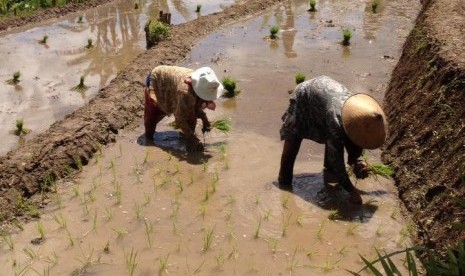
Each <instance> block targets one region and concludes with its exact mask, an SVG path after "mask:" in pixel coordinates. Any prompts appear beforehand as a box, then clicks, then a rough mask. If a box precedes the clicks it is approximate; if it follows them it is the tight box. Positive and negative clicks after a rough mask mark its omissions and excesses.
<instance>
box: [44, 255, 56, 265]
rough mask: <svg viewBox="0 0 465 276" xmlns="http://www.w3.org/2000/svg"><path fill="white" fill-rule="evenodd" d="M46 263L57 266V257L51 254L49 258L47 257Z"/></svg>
mask: <svg viewBox="0 0 465 276" xmlns="http://www.w3.org/2000/svg"><path fill="white" fill-rule="evenodd" d="M46 262H48V263H50V264H52V265H54V266H55V265H57V264H58V255H57V253H55V252H52V255H51V256H47V260H46Z"/></svg>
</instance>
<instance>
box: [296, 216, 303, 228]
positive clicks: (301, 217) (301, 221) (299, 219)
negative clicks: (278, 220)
mask: <svg viewBox="0 0 465 276" xmlns="http://www.w3.org/2000/svg"><path fill="white" fill-rule="evenodd" d="M303 219H304V218H303V216H302V215H298V216H297V218H296V219H295V223H296V224H297V225H299V226H302V225H303Z"/></svg>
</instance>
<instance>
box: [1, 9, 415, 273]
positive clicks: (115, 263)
mask: <svg viewBox="0 0 465 276" xmlns="http://www.w3.org/2000/svg"><path fill="white" fill-rule="evenodd" d="M306 5H307V2H306V1H285V2H284V3H283V4H282V5H279V6H277V7H276V8H275V9H272V10H270V11H269V12H267V13H266V14H264V15H263V16H260V17H257V18H253V19H250V20H248V21H243V22H240V23H238V24H235V25H232V26H230V27H227V28H225V29H223V30H221V31H218V32H216V33H214V34H212V35H209V36H207V37H206V38H205V39H203V40H201V41H200V42H199V43H198V45H197V46H196V47H195V48H194V49H193V51H192V54H191V57H190V59H189V60H186V62H185V64H184V65H186V66H191V67H197V66H200V65H209V66H212V67H213V68H214V69H215V70H216V72H217V73H218V75H219V76H226V75H230V76H233V77H234V78H236V79H238V80H239V83H238V85H239V89H240V90H241V91H242V92H241V94H240V95H239V96H238V97H237V98H236V99H233V100H226V99H222V100H220V104H219V108H218V109H217V111H215V112H210V113H208V115H209V117H210V118H211V120H215V119H218V118H222V117H230V118H231V119H232V131H231V132H230V133H229V134H227V135H226V134H223V133H220V132H217V131H212V132H211V133H210V134H207V135H206V137H205V142H206V146H207V150H206V152H205V153H204V154H196V155H186V154H185V153H184V151H183V148H184V143H183V141H182V139H181V138H180V137H179V135H178V133H177V132H176V131H174V130H173V129H172V128H171V127H170V126H169V125H168V124H169V122H171V121H172V120H173V119H172V118H167V119H165V120H164V121H162V122H161V123H160V126H159V127H158V132H159V133H157V134H156V137H155V144H147V143H145V142H144V141H143V139H141V138H140V135H141V134H142V133H143V128H142V127H141V126H139V127H136V128H135V129H132V130H125V131H124V132H123V133H122V134H121V135H120V138H119V139H118V142H117V143H115V144H113V145H111V146H109V147H106V148H103V149H102V152H101V153H100V154H98V155H97V156H96V157H95V158H94V159H93V161H91V163H90V165H88V166H86V167H84V168H83V171H82V173H81V174H80V176H79V177H78V178H77V179H75V180H69V181H63V182H62V183H59V185H58V193H57V194H51V195H49V196H46V198H45V199H44V202H45V203H47V204H46V205H47V207H46V208H45V209H44V210H43V212H44V214H43V216H42V218H41V219H40V220H39V221H37V222H31V223H28V224H25V225H23V227H24V230H23V231H19V230H17V231H13V233H12V235H11V239H12V240H13V244H14V248H13V249H9V246H8V243H7V242H6V241H0V252H1V254H0V263H2V264H4V267H5V268H6V270H5V271H7V273H9V274H12V272H14V271H21V270H22V269H25V270H26V271H27V274H31V275H33V274H34V271H37V272H39V273H42V272H43V271H47V270H50V274H51V275H63V274H71V273H75V274H74V275H85V273H87V274H96V275H110V274H113V275H131V268H134V271H135V273H134V275H157V274H164V273H169V274H171V275H218V274H221V275H247V274H259V275H288V274H296V275H321V274H328V275H344V274H346V272H345V269H352V270H357V269H358V268H360V267H362V262H361V260H360V258H359V256H358V254H362V255H364V256H366V257H367V258H373V257H374V256H375V254H376V251H375V250H376V249H378V250H386V251H388V252H390V251H394V250H398V249H402V248H404V247H405V246H408V245H410V243H411V242H410V240H409V238H408V236H409V232H410V231H412V225H411V224H410V223H409V222H408V220H406V219H404V218H403V217H402V215H401V213H400V208H399V202H398V200H397V197H396V190H395V187H394V186H393V183H392V182H391V181H389V180H385V179H383V178H381V177H380V178H374V177H371V178H369V179H366V180H363V181H358V182H357V187H359V188H360V189H362V190H363V191H365V192H366V193H365V194H364V195H363V196H362V197H363V200H364V202H365V204H364V205H362V206H354V205H350V204H348V203H346V200H345V199H346V194H345V193H344V192H343V191H341V190H340V189H339V188H338V187H330V188H325V187H323V181H322V175H321V169H322V163H323V160H322V159H323V156H322V153H323V147H322V146H321V145H317V144H315V143H313V142H311V141H306V142H305V143H304V144H303V147H302V149H301V151H300V153H299V156H298V160H297V163H296V168H295V178H294V183H293V186H294V191H293V192H292V193H290V192H287V191H282V190H280V189H278V188H277V187H276V182H275V181H276V177H277V172H278V169H279V158H280V154H281V149H282V143H281V142H280V141H279V136H278V131H279V127H280V117H281V115H282V113H283V112H284V110H285V108H286V106H287V102H288V97H289V94H288V91H289V90H290V89H292V88H293V87H294V74H295V73H296V72H304V73H305V74H306V75H307V78H310V77H313V76H317V75H320V74H327V75H329V76H331V77H333V78H335V79H337V80H339V81H341V82H342V83H344V84H345V85H346V86H347V87H348V88H349V89H350V90H351V91H353V92H367V93H370V94H372V95H373V96H374V97H376V98H378V99H380V100H381V99H382V97H383V93H384V89H385V87H386V84H387V82H388V80H389V74H390V72H391V70H392V68H393V66H394V64H395V62H396V59H397V58H398V57H399V55H400V50H401V46H402V43H403V40H404V38H405V36H406V35H407V33H408V31H409V29H410V28H411V27H412V24H413V20H414V18H415V16H416V13H417V11H418V8H419V4H418V3H415V4H412V3H411V2H409V3H407V1H403V0H398V1H381V7H382V8H381V10H380V11H379V13H377V14H376V15H373V14H371V13H370V12H369V5H370V2H369V1H366V2H365V1H361V2H360V1H353V2H349V1H344V2H341V1H321V2H320V3H319V5H318V12H317V13H314V14H309V13H307V12H306V8H307V6H306ZM330 20H332V22H331V23H329V22H330ZM274 24H278V25H280V26H281V28H282V31H281V32H280V33H279V37H280V39H279V40H277V41H269V40H266V39H263V38H264V37H265V36H266V35H268V29H269V27H270V25H274ZM332 24H334V27H332V26H333V25H332ZM341 27H350V28H352V30H353V38H352V46H351V47H350V48H344V47H342V46H341V45H339V44H338V42H339V41H340V39H341ZM199 135H201V134H199ZM368 157H369V159H370V161H371V162H378V158H379V153H378V152H376V151H373V152H369V153H368ZM60 221H66V226H64V227H63V226H60V223H59V222H60ZM61 224H62V225H63V223H61ZM41 225H43V228H44V229H45V237H46V240H45V242H44V243H42V244H40V245H33V244H31V243H30V241H31V240H32V239H34V238H37V237H39V231H38V228H40V227H41ZM209 237H210V238H209ZM6 239H7V240H8V239H9V238H6ZM107 245H108V246H107ZM131 257H132V258H131ZM398 260H399V261H400V259H398ZM14 264H15V265H14ZM79 273H81V274H79ZM9 274H8V275H9Z"/></svg>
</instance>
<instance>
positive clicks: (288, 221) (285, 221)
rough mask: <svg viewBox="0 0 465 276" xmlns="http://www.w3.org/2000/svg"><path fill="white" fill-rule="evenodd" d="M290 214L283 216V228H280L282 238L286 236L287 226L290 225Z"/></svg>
mask: <svg viewBox="0 0 465 276" xmlns="http://www.w3.org/2000/svg"><path fill="white" fill-rule="evenodd" d="M291 217H292V214H291V213H289V214H287V215H286V216H283V228H282V232H281V234H282V236H283V237H285V236H287V230H288V229H289V224H290V223H291Z"/></svg>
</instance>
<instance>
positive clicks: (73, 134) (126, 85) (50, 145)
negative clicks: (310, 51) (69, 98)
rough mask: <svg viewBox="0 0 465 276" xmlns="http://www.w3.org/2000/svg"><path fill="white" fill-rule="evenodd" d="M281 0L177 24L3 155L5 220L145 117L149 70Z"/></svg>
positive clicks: (0, 183)
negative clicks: (85, 100) (84, 100)
mask: <svg viewBox="0 0 465 276" xmlns="http://www.w3.org/2000/svg"><path fill="white" fill-rule="evenodd" d="M278 2H279V1H277V0H267V1H258V0H254V1H249V2H247V3H246V4H243V5H237V6H233V7H230V8H226V9H225V10H224V12H222V13H217V14H212V15H209V16H205V17H201V18H199V19H198V20H195V21H192V22H189V23H186V24H181V25H178V26H174V27H172V32H171V33H172V35H171V37H170V39H168V40H166V41H164V42H162V43H160V44H159V45H158V46H157V47H155V48H153V49H151V50H149V51H147V52H146V53H144V54H141V55H140V56H139V57H138V58H137V59H136V60H135V61H134V62H132V63H131V64H130V65H129V66H128V67H127V68H126V69H125V70H123V71H122V72H120V73H119V74H118V76H117V77H116V78H115V79H114V80H113V81H112V82H111V83H110V85H109V86H107V87H106V88H104V89H102V90H101V91H100V93H99V95H98V96H97V97H96V98H95V99H93V100H91V101H90V103H89V104H88V105H87V106H85V107H83V108H81V109H79V110H77V111H76V112H74V113H72V114H70V115H68V116H66V118H65V119H64V120H62V121H59V122H56V123H54V124H53V125H52V126H51V127H50V129H49V130H48V131H46V132H45V133H43V134H40V135H38V136H37V137H35V138H33V139H32V140H30V141H28V142H27V143H26V144H25V145H24V146H23V147H21V148H19V149H17V150H14V151H11V152H9V153H8V154H7V155H6V156H4V157H1V158H0V167H1V171H0V208H1V210H2V216H1V218H2V220H5V219H9V218H12V217H13V216H15V215H21V214H22V213H24V212H27V208H26V209H25V208H22V207H21V206H23V205H24V204H21V202H22V201H21V200H18V196H24V197H30V196H32V195H33V194H35V193H37V192H39V191H40V190H41V187H42V188H43V189H46V187H47V185H49V182H50V181H49V179H51V178H53V179H55V178H61V177H64V176H66V175H68V174H69V173H73V172H74V171H75V170H78V169H79V167H80V165H81V164H83V165H85V164H87V162H88V160H89V159H90V158H91V157H92V155H93V154H94V153H95V152H96V151H97V150H98V148H99V147H100V144H107V143H109V142H113V141H114V140H115V137H116V134H117V133H118V131H119V130H120V129H122V128H125V127H126V126H128V125H129V124H130V123H131V122H133V121H134V120H135V119H138V118H140V117H139V116H140V115H142V114H141V113H140V112H141V111H142V93H141V90H142V87H143V83H142V81H143V79H144V76H145V74H146V73H147V72H148V71H149V70H150V69H151V68H153V67H154V66H156V65H160V64H175V63H177V62H179V61H180V60H182V59H183V58H185V56H186V55H187V54H188V53H189V50H190V48H191V46H192V45H193V43H194V42H195V41H196V40H197V39H199V38H200V37H202V36H203V35H205V34H208V33H209V32H212V31H213V30H215V29H217V28H218V27H221V26H224V25H226V24H230V23H233V22H235V21H236V20H237V19H239V18H243V17H245V16H247V15H252V14H255V13H257V12H260V11H263V10H265V9H266V8H268V7H270V6H272V5H273V4H275V3H278Z"/></svg>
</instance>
